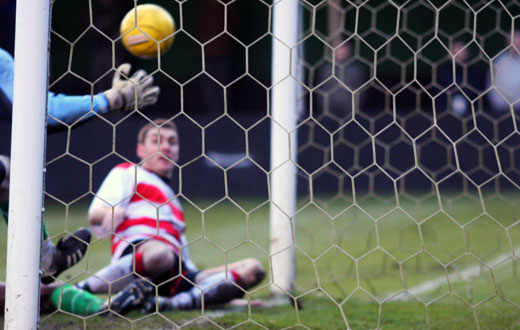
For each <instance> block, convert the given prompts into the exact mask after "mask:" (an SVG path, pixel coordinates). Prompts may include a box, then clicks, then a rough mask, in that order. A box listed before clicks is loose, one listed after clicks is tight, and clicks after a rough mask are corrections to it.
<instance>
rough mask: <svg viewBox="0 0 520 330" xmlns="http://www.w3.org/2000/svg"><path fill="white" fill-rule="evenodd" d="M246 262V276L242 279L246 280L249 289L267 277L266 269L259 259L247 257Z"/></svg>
mask: <svg viewBox="0 0 520 330" xmlns="http://www.w3.org/2000/svg"><path fill="white" fill-rule="evenodd" d="M244 264H245V267H244V268H245V276H243V278H242V280H243V281H244V285H245V286H246V289H249V288H252V287H254V286H255V285H258V284H259V283H260V282H262V280H263V279H264V278H265V270H264V267H263V266H262V263H261V262H260V261H259V260H257V259H253V258H250V259H246V260H244Z"/></svg>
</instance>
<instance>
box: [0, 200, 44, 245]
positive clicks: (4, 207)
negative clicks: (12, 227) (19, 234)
mask: <svg viewBox="0 0 520 330" xmlns="http://www.w3.org/2000/svg"><path fill="white" fill-rule="evenodd" d="M0 214H1V215H2V217H3V218H4V220H5V223H7V224H8V223H9V221H8V217H7V215H8V214H9V202H0ZM42 228H43V240H46V239H47V238H48V237H49V233H47V228H46V227H45V222H43V221H42Z"/></svg>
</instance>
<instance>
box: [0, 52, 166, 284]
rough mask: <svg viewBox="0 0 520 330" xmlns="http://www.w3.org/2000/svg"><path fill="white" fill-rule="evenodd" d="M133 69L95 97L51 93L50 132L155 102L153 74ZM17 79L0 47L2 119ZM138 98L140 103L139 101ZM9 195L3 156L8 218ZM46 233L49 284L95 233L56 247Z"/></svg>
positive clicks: (0, 184) (3, 204)
mask: <svg viewBox="0 0 520 330" xmlns="http://www.w3.org/2000/svg"><path fill="white" fill-rule="evenodd" d="M130 70H131V65H130V64H128V63H125V64H122V65H120V66H119V67H118V69H117V71H116V73H115V74H114V78H113V80H112V88H110V89H109V90H107V91H104V92H102V93H99V94H96V95H94V96H93V97H91V95H84V96H69V95H63V94H54V93H51V92H49V95H48V115H49V117H48V121H47V124H48V129H49V131H53V130H56V129H57V128H59V127H60V123H64V124H67V125H70V124H72V123H74V122H75V121H77V120H79V119H83V120H84V119H88V118H91V117H92V116H94V115H95V114H96V113H98V114H105V113H108V112H109V111H116V110H123V111H131V110H134V109H136V108H141V107H145V106H148V105H153V104H155V103H156V102H157V99H158V96H159V92H160V89H159V87H157V86H153V77H152V76H149V75H147V74H146V72H145V71H144V70H139V71H137V72H136V73H134V74H133V75H132V76H131V77H129V73H130ZM122 75H123V76H124V77H129V79H123V78H122V77H121V76H122ZM13 79H14V60H13V57H12V56H11V55H10V54H9V53H8V52H6V51H5V50H3V49H1V48H0V118H4V119H6V120H9V121H10V120H11V112H12V101H13ZM136 93H137V94H136ZM136 95H137V97H136ZM136 100H137V102H138V103H137V104H136V103H135V101H136ZM8 196H9V157H8V156H7V155H0V214H2V215H3V216H4V219H5V220H6V221H7V210H8V204H7V201H8ZM43 234H44V235H43V239H44V242H43V247H42V261H41V267H42V271H43V276H42V282H43V283H49V282H51V281H53V279H54V278H56V277H57V276H58V275H59V274H60V273H61V272H63V271H64V270H65V269H67V268H69V267H71V266H72V265H74V264H76V263H77V262H78V261H79V260H80V259H81V258H82V257H83V255H84V254H85V252H86V250H87V244H88V243H89V242H90V236H91V235H90V232H89V231H88V230H87V229H85V228H81V229H79V230H77V231H76V232H74V233H73V235H71V236H68V237H66V238H64V239H63V240H61V241H60V242H59V243H58V245H57V246H55V245H53V244H52V242H51V241H50V240H49V239H48V235H47V231H46V229H45V224H44V225H43Z"/></svg>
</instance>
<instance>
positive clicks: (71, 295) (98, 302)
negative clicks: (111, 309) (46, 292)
mask: <svg viewBox="0 0 520 330" xmlns="http://www.w3.org/2000/svg"><path fill="white" fill-rule="evenodd" d="M61 292H62V291H61V287H59V288H56V289H55V290H54V291H53V292H52V296H51V300H52V304H53V305H54V307H56V308H61V310H63V311H66V312H70V313H74V314H78V315H92V314H95V313H97V312H99V311H100V310H101V307H103V303H104V300H103V299H101V298H99V297H96V296H95V295H93V294H92V293H90V292H88V291H85V290H83V289H80V288H77V287H75V286H73V285H70V284H65V285H63V295H62V296H61V306H60V294H61Z"/></svg>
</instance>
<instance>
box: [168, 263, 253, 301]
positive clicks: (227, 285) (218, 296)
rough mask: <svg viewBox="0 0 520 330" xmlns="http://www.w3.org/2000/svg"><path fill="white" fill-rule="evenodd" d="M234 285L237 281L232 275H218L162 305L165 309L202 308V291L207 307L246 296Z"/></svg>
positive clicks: (222, 273) (223, 273) (224, 273)
mask: <svg viewBox="0 0 520 330" xmlns="http://www.w3.org/2000/svg"><path fill="white" fill-rule="evenodd" d="M226 274H227V278H226ZM234 283H235V280H234V279H233V275H232V274H231V273H229V272H228V273H226V272H221V273H217V274H214V275H211V276H210V277H208V278H206V279H205V280H204V281H202V282H200V283H198V284H197V286H195V287H193V288H191V289H190V290H189V291H185V292H180V293H178V294H176V295H175V296H173V297H171V298H168V299H166V300H164V301H162V302H161V303H164V305H163V308H164V309H172V310H178V309H194V308H200V306H201V304H202V291H204V304H205V305H206V306H208V305H215V304H223V303H227V302H229V301H231V300H233V299H235V298H240V297H242V296H243V294H244V292H243V291H242V290H240V289H239V288H238V287H237V286H236V285H235V284H234ZM201 290H202V291H201Z"/></svg>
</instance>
